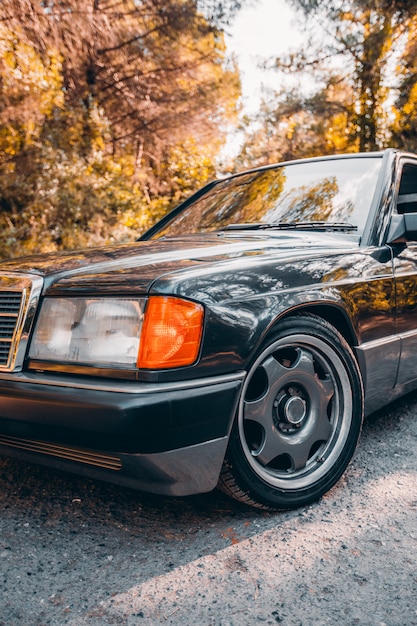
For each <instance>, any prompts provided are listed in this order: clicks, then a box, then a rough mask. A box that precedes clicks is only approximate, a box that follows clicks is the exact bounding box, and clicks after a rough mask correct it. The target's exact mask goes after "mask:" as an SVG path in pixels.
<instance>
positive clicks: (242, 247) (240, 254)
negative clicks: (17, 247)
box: [2, 232, 357, 294]
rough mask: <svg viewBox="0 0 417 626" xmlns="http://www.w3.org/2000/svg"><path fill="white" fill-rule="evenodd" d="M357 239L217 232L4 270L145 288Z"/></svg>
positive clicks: (82, 284) (86, 284) (58, 280)
mask: <svg viewBox="0 0 417 626" xmlns="http://www.w3.org/2000/svg"><path fill="white" fill-rule="evenodd" d="M352 245H353V247H355V248H356V247H357V242H356V241H355V238H352V237H341V236H339V235H334V234H328V233H315V232H293V233H292V232H285V233H281V232H279V233H267V234H266V233H262V234H259V233H253V234H252V233H251V234H247V235H246V234H245V235H242V233H239V234H237V233H227V234H226V233H215V234H204V235H193V236H184V237H179V238H172V239H166V240H164V239H159V240H151V241H139V242H135V243H131V244H124V245H117V246H109V247H103V248H90V249H86V250H83V251H70V252H57V253H52V254H45V255H36V256H31V257H25V258H21V259H14V260H10V261H6V262H4V263H2V272H19V273H25V274H27V273H31V274H37V275H40V276H43V277H44V279H45V292H48V293H57V292H60V293H62V292H63V290H65V291H71V292H74V291H77V292H83V293H89V294H91V293H94V292H100V293H103V291H111V292H113V293H114V292H115V291H118V292H119V293H121V292H123V293H126V292H131V291H135V292H136V293H138V292H142V293H143V292H146V291H147V290H149V289H150V287H151V285H152V284H153V283H154V281H155V280H157V279H158V278H160V277H162V276H163V275H167V274H172V273H173V272H178V271H181V270H182V271H184V270H186V269H192V268H195V267H198V268H199V269H201V268H202V266H203V265H207V264H210V266H213V264H220V265H221V266H222V265H223V264H224V263H225V262H232V261H233V265H234V266H235V265H241V264H242V263H245V264H246V263H247V262H248V260H249V259H251V258H252V259H253V260H255V259H257V260H258V261H261V259H262V258H265V259H266V258H268V257H271V256H273V258H274V259H275V260H278V259H280V260H281V261H284V260H285V259H287V258H288V259H292V260H293V259H294V258H304V257H305V256H310V255H314V256H317V255H318V254H323V253H324V251H326V250H328V251H329V252H330V250H334V251H336V250H342V249H349V250H351V249H352ZM213 270H214V267H212V269H211V271H213Z"/></svg>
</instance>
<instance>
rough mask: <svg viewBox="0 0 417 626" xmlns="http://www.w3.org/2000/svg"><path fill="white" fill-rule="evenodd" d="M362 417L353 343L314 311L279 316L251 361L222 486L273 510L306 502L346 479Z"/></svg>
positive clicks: (261, 506)
mask: <svg viewBox="0 0 417 626" xmlns="http://www.w3.org/2000/svg"><path fill="white" fill-rule="evenodd" d="M362 420H363V388H362V381H361V376H360V372H359V369H358V365H357V363H356V360H355V358H354V356H353V354H352V351H351V349H350V347H349V345H348V344H347V342H346V341H345V340H344V338H343V337H342V336H341V335H340V333H339V332H338V331H337V330H336V329H335V328H333V326H331V325H330V324H328V323H327V322H325V321H324V320H322V319H321V318H319V317H317V316H315V315H307V314H303V315H298V316H294V317H291V318H288V319H286V320H284V321H283V322H282V323H280V325H279V327H278V328H277V330H276V332H275V333H274V334H273V335H271V336H270V337H269V339H268V341H267V342H266V343H265V344H264V345H263V347H262V348H261V349H260V351H259V352H258V355H257V357H256V358H255V360H254V362H253V364H252V365H251V367H250V369H249V371H248V374H247V377H246V380H245V383H244V386H243V390H242V395H241V399H240V403H239V408H238V413H237V416H236V419H235V423H234V425H233V428H232V432H231V435H230V441H229V446H228V450H227V453H226V458H225V461H224V465H223V469H222V472H221V476H220V481H219V487H220V489H221V490H222V491H224V492H225V493H227V494H228V495H230V496H232V497H234V498H236V499H237V500H240V501H241V502H245V503H247V504H250V505H252V506H255V507H257V508H261V509H268V510H277V509H278V510H280V509H281V510H282V509H291V508H296V507H300V506H305V505H307V504H309V503H311V502H313V501H315V500H318V499H319V498H320V497H321V496H323V495H324V494H325V493H326V492H327V491H328V490H329V489H330V488H331V487H333V485H334V484H335V483H336V482H337V481H338V480H339V478H340V477H341V475H342V474H343V472H344V471H345V469H346V467H347V465H348V463H349V461H350V460H351V458H352V456H353V453H354V451H355V448H356V444H357V442H358V439H359V435H360V431H361V426H362Z"/></svg>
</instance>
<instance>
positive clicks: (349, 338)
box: [262, 303, 358, 358]
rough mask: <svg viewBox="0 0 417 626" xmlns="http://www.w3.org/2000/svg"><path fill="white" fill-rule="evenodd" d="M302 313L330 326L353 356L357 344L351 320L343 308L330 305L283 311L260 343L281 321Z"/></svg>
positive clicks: (300, 307) (311, 305)
mask: <svg viewBox="0 0 417 626" xmlns="http://www.w3.org/2000/svg"><path fill="white" fill-rule="evenodd" d="M303 313H305V314H307V315H308V314H310V315H316V316H317V317H320V318H321V319H323V320H324V321H326V322H328V323H329V324H331V325H332V326H333V327H334V328H335V329H336V330H337V331H338V332H339V333H340V334H341V335H342V337H343V338H344V339H345V341H346V342H347V343H348V345H349V347H350V348H352V352H353V353H354V355H355V350H354V347H355V346H356V345H358V342H357V336H356V333H355V331H354V329H353V326H352V323H351V320H350V319H349V316H348V315H347V314H346V312H345V311H344V310H343V308H341V307H340V306H338V305H336V304H332V303H326V304H322V303H320V304H308V305H301V306H297V307H294V308H292V309H288V310H286V311H284V312H283V313H282V314H281V315H279V316H278V317H277V318H276V319H275V320H274V321H273V323H272V324H270V325H269V327H268V329H267V332H266V333H265V334H264V336H263V338H262V342H263V341H265V339H266V338H267V337H268V335H269V334H270V333H271V332H274V330H276V329H277V328H278V327H279V324H280V323H281V322H282V321H283V320H287V319H289V318H292V317H296V316H297V315H300V314H303ZM355 358H356V356H355Z"/></svg>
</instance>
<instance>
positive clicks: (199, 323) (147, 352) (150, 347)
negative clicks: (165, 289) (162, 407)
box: [137, 296, 204, 369]
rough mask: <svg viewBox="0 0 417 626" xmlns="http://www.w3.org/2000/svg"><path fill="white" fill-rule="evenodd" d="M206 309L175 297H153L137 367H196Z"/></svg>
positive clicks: (142, 335)
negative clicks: (193, 365) (194, 364)
mask: <svg viewBox="0 0 417 626" xmlns="http://www.w3.org/2000/svg"><path fill="white" fill-rule="evenodd" d="M203 320H204V309H203V307H202V305H201V304H197V303H195V302H190V301H189V300H183V299H182V298H176V297H174V296H151V297H150V298H149V300H148V303H147V306H146V310H145V316H144V321H143V326H142V332H141V337H140V347H139V355H138V361H137V366H138V367H139V368H143V369H166V368H170V367H183V366H184V365H192V364H193V363H194V362H195V361H196V360H197V357H198V353H199V351H200V344H201V337H202V334H203Z"/></svg>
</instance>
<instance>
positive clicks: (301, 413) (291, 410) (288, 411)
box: [283, 396, 307, 425]
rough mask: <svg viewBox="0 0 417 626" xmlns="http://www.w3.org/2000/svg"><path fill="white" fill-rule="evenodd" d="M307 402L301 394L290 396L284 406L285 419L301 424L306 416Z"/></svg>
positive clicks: (294, 423) (291, 422)
mask: <svg viewBox="0 0 417 626" xmlns="http://www.w3.org/2000/svg"><path fill="white" fill-rule="evenodd" d="M306 408H307V407H306V403H305V400H303V398H300V397H299V396H290V397H289V398H288V399H287V400H286V401H285V404H284V406H283V409H284V419H285V420H286V421H287V422H289V423H290V424H293V425H297V424H300V423H301V422H302V421H303V419H304V418H305V416H306Z"/></svg>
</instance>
